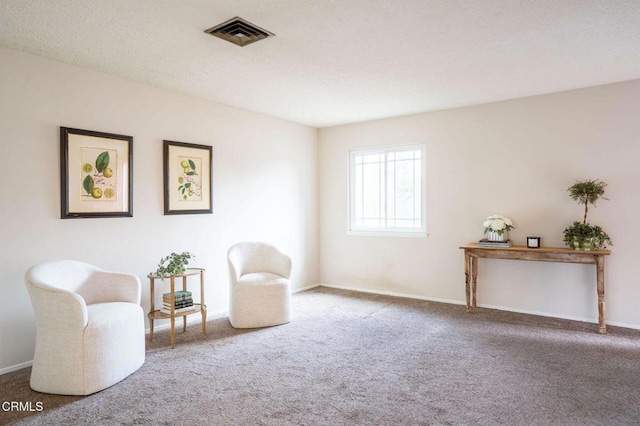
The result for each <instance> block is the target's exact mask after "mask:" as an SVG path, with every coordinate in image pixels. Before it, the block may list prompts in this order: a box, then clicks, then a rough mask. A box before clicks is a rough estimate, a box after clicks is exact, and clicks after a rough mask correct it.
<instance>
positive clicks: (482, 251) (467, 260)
mask: <svg viewBox="0 0 640 426" xmlns="http://www.w3.org/2000/svg"><path fill="white" fill-rule="evenodd" d="M460 248H461V249H462V250H464V275H465V284H466V288H465V290H466V295H467V312H471V308H472V307H473V308H475V307H476V294H477V290H478V288H477V278H478V258H480V257H483V258H487V259H515V260H537V261H541V262H561V263H582V264H588V265H596V278H597V282H598V285H597V290H598V325H599V332H600V333H601V334H605V333H606V332H607V328H606V325H605V320H604V257H605V256H608V255H610V254H611V251H610V250H593V251H580V250H571V249H568V248H558V247H541V248H528V247H524V246H513V247H509V248H493V247H491V248H485V247H478V244H477V243H470V244H466V245H463V246H461V247H460ZM472 293H473V300H472V299H471V295H472Z"/></svg>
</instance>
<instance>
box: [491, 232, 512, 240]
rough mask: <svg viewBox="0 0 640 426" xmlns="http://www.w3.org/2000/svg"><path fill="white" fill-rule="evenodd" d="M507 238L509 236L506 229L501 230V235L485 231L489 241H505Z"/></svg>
mask: <svg viewBox="0 0 640 426" xmlns="http://www.w3.org/2000/svg"><path fill="white" fill-rule="evenodd" d="M508 239H509V236H508V234H507V231H503V232H502V235H500V234H498V233H497V232H495V231H489V232H487V240H489V241H507V240H508Z"/></svg>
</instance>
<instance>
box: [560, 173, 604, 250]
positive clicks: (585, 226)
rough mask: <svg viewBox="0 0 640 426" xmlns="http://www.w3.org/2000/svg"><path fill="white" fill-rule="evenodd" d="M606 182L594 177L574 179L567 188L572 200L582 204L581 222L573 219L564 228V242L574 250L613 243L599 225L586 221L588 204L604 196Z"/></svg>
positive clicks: (599, 247) (593, 203) (594, 247)
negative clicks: (583, 179) (570, 223)
mask: <svg viewBox="0 0 640 426" xmlns="http://www.w3.org/2000/svg"><path fill="white" fill-rule="evenodd" d="M606 186H607V184H606V183H604V182H602V181H600V180H598V179H595V180H585V181H576V183H574V184H573V185H571V186H570V187H569V188H568V189H567V190H568V191H569V196H570V197H571V199H572V200H574V201H577V202H578V203H580V204H584V218H583V220H582V223H581V222H578V221H575V222H573V224H572V225H571V226H569V227H568V228H567V229H565V230H564V242H565V243H566V244H567V245H568V246H569V247H571V248H573V249H575V250H598V249H602V248H606V247H607V243H608V244H611V245H613V243H612V242H611V239H610V238H609V235H607V233H606V232H604V230H603V229H602V228H601V227H600V226H596V225H591V224H589V223H588V222H587V214H588V212H589V204H591V205H594V206H595V204H596V201H598V200H599V199H600V198H602V199H603V200H606V199H607V198H604V197H603V195H604V188H605V187H606Z"/></svg>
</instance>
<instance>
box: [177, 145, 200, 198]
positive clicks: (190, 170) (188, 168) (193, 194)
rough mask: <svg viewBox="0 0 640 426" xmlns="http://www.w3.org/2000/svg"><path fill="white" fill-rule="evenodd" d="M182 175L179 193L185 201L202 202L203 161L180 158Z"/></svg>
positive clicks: (179, 182) (179, 181)
mask: <svg viewBox="0 0 640 426" xmlns="http://www.w3.org/2000/svg"><path fill="white" fill-rule="evenodd" d="M178 161H180V167H181V168H182V173H180V175H179V176H178V192H179V193H180V197H181V199H182V200H183V201H201V200H202V159H201V158H196V157H182V156H178Z"/></svg>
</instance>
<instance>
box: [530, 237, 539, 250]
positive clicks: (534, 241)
mask: <svg viewBox="0 0 640 426" xmlns="http://www.w3.org/2000/svg"><path fill="white" fill-rule="evenodd" d="M527 247H528V248H540V237H527Z"/></svg>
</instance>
